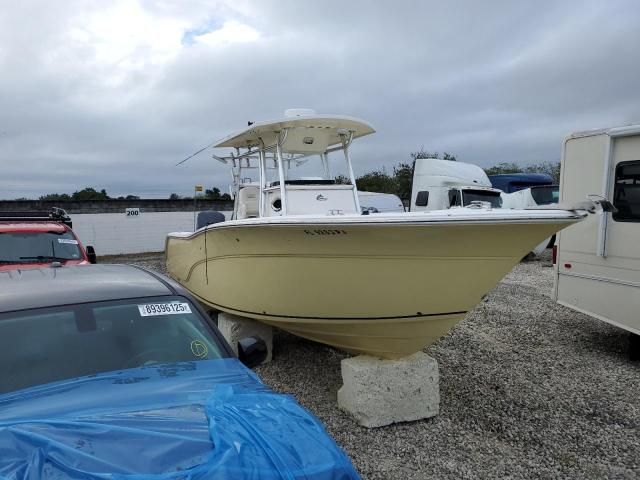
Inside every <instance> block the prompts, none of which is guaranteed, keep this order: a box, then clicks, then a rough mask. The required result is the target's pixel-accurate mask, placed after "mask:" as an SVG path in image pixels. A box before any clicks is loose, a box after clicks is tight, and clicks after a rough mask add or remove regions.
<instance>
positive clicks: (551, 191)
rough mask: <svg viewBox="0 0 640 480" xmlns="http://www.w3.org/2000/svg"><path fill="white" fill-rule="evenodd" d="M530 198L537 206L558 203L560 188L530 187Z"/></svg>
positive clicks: (552, 186)
mask: <svg viewBox="0 0 640 480" xmlns="http://www.w3.org/2000/svg"><path fill="white" fill-rule="evenodd" d="M531 196H532V197H533V199H534V200H535V202H536V204H538V205H549V204H550V203H558V202H559V201H560V187H559V186H558V185H545V186H543V187H531Z"/></svg>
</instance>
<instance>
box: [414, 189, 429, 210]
mask: <svg viewBox="0 0 640 480" xmlns="http://www.w3.org/2000/svg"><path fill="white" fill-rule="evenodd" d="M428 204H429V192H428V191H427V190H423V191H422V192H418V196H417V197H416V206H417V207H426V206H427V205H428Z"/></svg>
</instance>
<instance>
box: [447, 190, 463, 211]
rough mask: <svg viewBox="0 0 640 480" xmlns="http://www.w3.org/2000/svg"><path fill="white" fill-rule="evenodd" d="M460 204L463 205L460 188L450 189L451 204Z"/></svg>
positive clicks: (454, 205)
mask: <svg viewBox="0 0 640 480" xmlns="http://www.w3.org/2000/svg"><path fill="white" fill-rule="evenodd" d="M460 205H462V202H461V199H460V192H459V191H458V190H449V206H450V207H459V206H460Z"/></svg>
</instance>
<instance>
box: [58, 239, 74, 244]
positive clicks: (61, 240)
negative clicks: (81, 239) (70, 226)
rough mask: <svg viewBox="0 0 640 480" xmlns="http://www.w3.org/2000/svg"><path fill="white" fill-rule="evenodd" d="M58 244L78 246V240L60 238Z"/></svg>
mask: <svg viewBox="0 0 640 480" xmlns="http://www.w3.org/2000/svg"><path fill="white" fill-rule="evenodd" d="M58 243H67V244H69V245H78V240H74V239H72V238H59V239H58Z"/></svg>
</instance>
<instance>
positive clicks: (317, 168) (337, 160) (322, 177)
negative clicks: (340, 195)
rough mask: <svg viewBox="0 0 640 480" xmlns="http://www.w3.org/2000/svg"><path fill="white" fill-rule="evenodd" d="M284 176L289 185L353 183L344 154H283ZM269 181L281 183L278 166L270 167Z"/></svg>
mask: <svg viewBox="0 0 640 480" xmlns="http://www.w3.org/2000/svg"><path fill="white" fill-rule="evenodd" d="M283 157H284V158H283V167H284V168H283V169H284V178H285V181H286V183H287V184H288V185H318V184H320V185H327V184H334V183H346V184H349V183H351V182H350V181H349V175H348V173H347V172H348V171H347V163H346V161H345V159H344V154H343V153H342V152H341V151H340V152H334V153H333V154H328V155H326V156H323V155H308V156H305V157H301V156H294V155H289V154H286V153H285V154H283ZM267 183H268V184H270V185H272V186H273V185H279V184H280V178H279V176H278V169H277V168H268V173H267Z"/></svg>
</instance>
